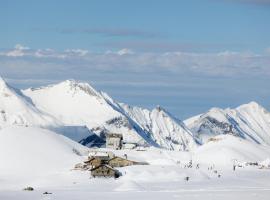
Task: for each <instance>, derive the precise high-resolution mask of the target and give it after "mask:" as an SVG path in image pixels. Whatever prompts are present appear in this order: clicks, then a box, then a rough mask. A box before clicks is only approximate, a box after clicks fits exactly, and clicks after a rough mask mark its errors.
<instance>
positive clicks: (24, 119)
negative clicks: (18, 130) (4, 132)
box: [0, 77, 59, 129]
mask: <svg viewBox="0 0 270 200" xmlns="http://www.w3.org/2000/svg"><path fill="white" fill-rule="evenodd" d="M10 125H20V126H42V127H47V126H56V125H59V121H57V120H56V119H55V118H54V117H52V116H51V115H49V114H47V113H44V112H42V111H40V110H39V109H37V108H36V107H35V106H34V105H33V103H32V101H31V99H30V98H28V97H26V96H25V95H23V94H22V93H21V92H20V91H19V90H17V89H15V88H13V87H11V86H9V85H8V84H7V83H6V82H5V81H4V80H3V79H2V78H1V77H0V129H1V128H3V127H5V126H10Z"/></svg>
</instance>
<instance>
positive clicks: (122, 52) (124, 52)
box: [117, 48, 134, 56]
mask: <svg viewBox="0 0 270 200" xmlns="http://www.w3.org/2000/svg"><path fill="white" fill-rule="evenodd" d="M117 54H119V55H120V56H122V55H126V54H134V52H133V51H132V50H131V49H126V48H125V49H121V50H119V51H118V52H117Z"/></svg>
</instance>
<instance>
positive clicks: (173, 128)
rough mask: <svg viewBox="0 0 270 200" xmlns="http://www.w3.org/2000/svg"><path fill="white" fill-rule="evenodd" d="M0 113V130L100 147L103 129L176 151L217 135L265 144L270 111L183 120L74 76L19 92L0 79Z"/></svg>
mask: <svg viewBox="0 0 270 200" xmlns="http://www.w3.org/2000/svg"><path fill="white" fill-rule="evenodd" d="M0 115H1V116H0V128H3V127H6V126H12V125H21V126H35V127H43V128H48V129H50V130H52V131H55V132H57V133H61V134H63V135H65V136H67V137H69V138H71V139H73V140H75V141H77V142H80V143H81V144H83V145H86V146H93V145H94V146H102V145H103V144H104V142H105V140H104V139H105V135H106V134H107V133H121V134H123V137H124V141H125V142H127V143H129V142H130V143H139V144H141V145H150V146H156V147H161V148H165V149H170V150H180V151H189V150H194V149H196V147H197V146H198V145H200V144H203V143H206V142H207V141H208V140H209V139H210V138H212V137H215V136H218V135H223V134H230V135H234V136H237V137H241V138H243V139H247V140H249V141H252V142H255V143H258V144H264V145H270V113H269V112H268V111H266V109H264V108H263V107H261V106H260V105H258V104H257V103H255V102H251V103H249V104H245V105H242V106H239V107H238V108H235V109H229V108H228V109H220V108H212V109H210V110H209V111H207V112H206V113H203V114H201V115H198V116H195V117H192V118H190V119H187V120H185V123H183V122H182V121H180V120H179V119H177V118H176V117H174V116H172V115H171V114H170V113H168V112H167V111H166V110H165V109H163V108H161V107H159V106H158V107H156V108H155V109H153V110H148V109H144V108H140V107H131V106H129V105H126V104H123V103H119V102H117V101H115V100H114V99H112V98H111V97H110V96H109V95H107V94H106V93H104V92H99V91H96V90H95V89H94V88H93V87H91V86H90V85H89V84H88V83H81V82H77V81H74V80H67V81H64V82H61V83H59V84H55V85H49V86H45V87H40V88H30V89H27V90H23V91H20V90H17V89H15V88H13V87H11V86H9V85H8V84H7V83H6V82H5V81H4V80H3V79H2V78H1V79H0Z"/></svg>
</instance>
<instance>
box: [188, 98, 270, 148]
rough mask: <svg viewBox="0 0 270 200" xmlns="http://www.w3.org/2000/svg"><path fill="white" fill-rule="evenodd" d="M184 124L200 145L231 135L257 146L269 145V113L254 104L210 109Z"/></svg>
mask: <svg viewBox="0 0 270 200" xmlns="http://www.w3.org/2000/svg"><path fill="white" fill-rule="evenodd" d="M184 123H185V124H186V125H187V126H188V127H189V128H190V129H191V131H193V132H194V133H195V134H196V135H197V137H199V138H200V140H201V141H202V143H205V142H207V141H208V139H209V138H211V137H214V136H217V135H222V134H231V135H234V136H238V137H241V138H244V139H247V140H249V141H252V142H254V143H257V144H264V145H270V113H269V112H268V111H267V110H266V109H265V108H263V107H262V106H260V105H259V104H258V103H256V102H250V103H248V104H244V105H241V106H239V107H237V108H235V109H229V108H228V109H224V110H223V109H220V108H212V109H210V110H209V111H207V112H206V113H204V114H201V115H198V116H195V117H192V118H190V119H187V120H185V121H184Z"/></svg>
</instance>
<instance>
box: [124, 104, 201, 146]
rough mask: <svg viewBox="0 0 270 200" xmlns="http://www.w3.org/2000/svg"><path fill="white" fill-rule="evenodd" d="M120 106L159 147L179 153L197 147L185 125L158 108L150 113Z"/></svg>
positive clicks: (145, 110) (141, 109) (137, 108)
mask: <svg viewBox="0 0 270 200" xmlns="http://www.w3.org/2000/svg"><path fill="white" fill-rule="evenodd" d="M121 105H122V108H123V109H124V111H125V112H126V113H127V115H128V116H129V117H130V118H132V119H133V120H134V121H135V122H136V123H138V124H139V125H140V126H141V127H142V128H143V129H144V130H146V131H147V132H148V133H150V135H151V136H152V137H153V138H154V140H155V142H157V143H158V144H159V145H160V146H162V147H165V148H166V149H172V150H180V151H187V150H192V149H194V148H195V147H196V146H197V140H196V138H195V137H194V136H193V133H192V132H191V131H190V130H189V129H188V128H187V127H186V126H185V124H184V123H183V122H181V121H180V120H179V119H177V118H175V117H174V116H172V115H171V114H170V113H168V112H167V111H166V110H165V109H163V108H161V107H160V106H158V107H156V108H155V109H153V110H152V111H150V110H147V109H143V108H140V107H131V106H128V105H125V104H121Z"/></svg>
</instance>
